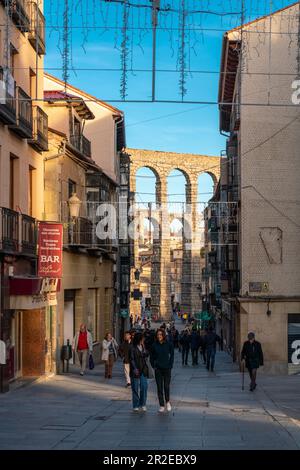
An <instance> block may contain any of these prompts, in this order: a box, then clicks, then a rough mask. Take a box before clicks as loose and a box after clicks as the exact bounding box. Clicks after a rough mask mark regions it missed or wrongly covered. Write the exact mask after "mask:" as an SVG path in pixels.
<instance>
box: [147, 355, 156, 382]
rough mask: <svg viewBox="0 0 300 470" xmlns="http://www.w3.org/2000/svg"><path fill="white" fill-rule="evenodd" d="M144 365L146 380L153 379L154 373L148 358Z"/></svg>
mask: <svg viewBox="0 0 300 470" xmlns="http://www.w3.org/2000/svg"><path fill="white" fill-rule="evenodd" d="M146 365H147V368H148V378H149V379H154V377H155V373H154V369H153V367H152V365H151V362H150V358H149V356H147V357H146Z"/></svg>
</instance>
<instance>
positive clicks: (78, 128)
mask: <svg viewBox="0 0 300 470" xmlns="http://www.w3.org/2000/svg"><path fill="white" fill-rule="evenodd" d="M80 134H81V125H80V122H79V121H78V119H76V118H74V135H80Z"/></svg>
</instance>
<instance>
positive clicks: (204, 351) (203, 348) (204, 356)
mask: <svg viewBox="0 0 300 470" xmlns="http://www.w3.org/2000/svg"><path fill="white" fill-rule="evenodd" d="M201 354H202V358H203V363H204V364H206V348H205V347H204V346H202V348H201Z"/></svg>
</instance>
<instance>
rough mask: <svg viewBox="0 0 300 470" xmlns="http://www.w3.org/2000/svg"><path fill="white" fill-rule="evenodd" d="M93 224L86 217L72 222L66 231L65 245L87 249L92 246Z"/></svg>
mask: <svg viewBox="0 0 300 470" xmlns="http://www.w3.org/2000/svg"><path fill="white" fill-rule="evenodd" d="M92 235H93V223H92V222H91V221H90V220H88V219H85V218H84V217H78V218H77V219H75V221H74V223H73V222H70V223H69V224H68V228H67V229H66V230H65V231H64V245H71V246H77V247H87V246H90V245H92V240H93V238H92Z"/></svg>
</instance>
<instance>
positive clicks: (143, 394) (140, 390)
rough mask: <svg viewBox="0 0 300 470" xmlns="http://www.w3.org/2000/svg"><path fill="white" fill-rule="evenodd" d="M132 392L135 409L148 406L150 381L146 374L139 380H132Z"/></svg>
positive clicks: (133, 378)
mask: <svg viewBox="0 0 300 470" xmlns="http://www.w3.org/2000/svg"><path fill="white" fill-rule="evenodd" d="M131 390H132V406H133V408H141V407H142V406H146V401H147V390H148V380H147V377H145V376H144V374H141V376H140V377H139V378H135V377H132V378H131Z"/></svg>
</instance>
